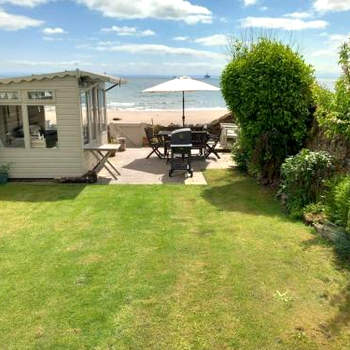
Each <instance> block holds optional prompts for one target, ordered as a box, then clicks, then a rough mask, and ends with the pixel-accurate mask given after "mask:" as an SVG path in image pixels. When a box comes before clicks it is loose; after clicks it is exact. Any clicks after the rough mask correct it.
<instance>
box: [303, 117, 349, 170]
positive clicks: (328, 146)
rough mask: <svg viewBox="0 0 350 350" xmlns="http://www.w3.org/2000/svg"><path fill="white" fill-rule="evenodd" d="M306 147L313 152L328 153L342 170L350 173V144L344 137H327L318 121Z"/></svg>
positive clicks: (315, 122) (313, 127)
mask: <svg viewBox="0 0 350 350" xmlns="http://www.w3.org/2000/svg"><path fill="white" fill-rule="evenodd" d="M306 147H307V148H309V149H311V150H313V151H327V152H328V153H330V154H331V155H332V156H333V157H334V158H335V159H336V160H337V162H338V164H339V166H340V167H341V168H342V169H344V170H345V171H347V172H350V142H349V141H347V140H345V138H344V137H342V136H336V137H332V138H329V137H327V136H326V135H325V132H324V130H322V128H320V126H319V125H318V123H317V121H314V124H313V126H312V129H311V132H310V134H309V137H308V140H307V143H306Z"/></svg>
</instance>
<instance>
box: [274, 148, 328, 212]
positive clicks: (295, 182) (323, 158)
mask: <svg viewBox="0 0 350 350" xmlns="http://www.w3.org/2000/svg"><path fill="white" fill-rule="evenodd" d="M333 170H334V166H333V158H332V157H331V156H330V155H329V154H328V153H327V152H324V151H321V152H311V151H310V150H308V149H303V150H302V151H301V152H300V153H298V154H297V155H295V156H292V157H289V158H287V159H286V160H285V162H284V163H283V165H282V167H281V187H280V193H283V194H284V195H285V196H286V203H285V204H286V207H287V210H288V212H289V213H290V214H291V215H292V216H294V217H299V216H301V215H302V211H303V208H304V207H305V206H306V205H308V204H310V203H316V202H317V201H319V199H320V198H321V193H322V191H323V190H324V187H325V182H326V180H327V179H328V178H329V177H330V175H331V174H332V172H333Z"/></svg>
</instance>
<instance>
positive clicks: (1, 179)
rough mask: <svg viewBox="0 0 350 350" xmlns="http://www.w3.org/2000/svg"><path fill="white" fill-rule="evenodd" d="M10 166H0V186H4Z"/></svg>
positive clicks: (6, 164) (5, 164)
mask: <svg viewBox="0 0 350 350" xmlns="http://www.w3.org/2000/svg"><path fill="white" fill-rule="evenodd" d="M9 171H10V164H8V163H4V164H0V184H6V183H7V181H8V178H9Z"/></svg>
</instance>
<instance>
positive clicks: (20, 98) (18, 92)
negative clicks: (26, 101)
mask: <svg viewBox="0 0 350 350" xmlns="http://www.w3.org/2000/svg"><path fill="white" fill-rule="evenodd" d="M7 92H16V93H17V98H15V99H7V98H0V103H1V104H6V105H8V103H9V102H12V103H13V102H15V104H18V103H19V104H20V103H21V100H22V96H21V91H20V90H19V89H6V90H4V89H0V93H7Z"/></svg>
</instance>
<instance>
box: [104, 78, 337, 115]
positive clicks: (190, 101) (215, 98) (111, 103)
mask: <svg viewBox="0 0 350 350" xmlns="http://www.w3.org/2000/svg"><path fill="white" fill-rule="evenodd" d="M191 77H193V78H195V79H198V80H203V81H205V82H206V83H208V84H211V85H214V86H217V87H219V86H220V77H218V76H213V77H210V78H203V77H198V76H195V75H193V76H191ZM171 78H172V77H169V76H131V77H126V79H127V81H128V82H127V84H126V85H122V86H121V87H120V88H118V87H117V88H114V89H112V90H111V91H110V92H108V93H107V107H108V108H109V109H113V110H122V111H179V110H181V109H182V94H181V93H143V92H142V91H143V90H144V89H146V88H149V87H151V86H154V85H157V84H161V83H164V82H165V81H167V80H169V79H171ZM318 81H319V83H320V84H321V85H323V86H325V87H327V88H329V89H334V84H335V81H336V79H333V78H318ZM185 105H186V110H221V109H226V108H227V107H226V103H225V101H224V99H223V97H222V95H221V92H220V91H201V92H190V93H185Z"/></svg>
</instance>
